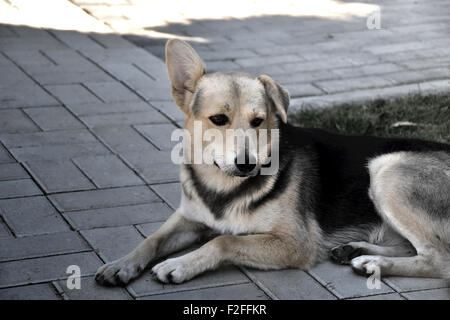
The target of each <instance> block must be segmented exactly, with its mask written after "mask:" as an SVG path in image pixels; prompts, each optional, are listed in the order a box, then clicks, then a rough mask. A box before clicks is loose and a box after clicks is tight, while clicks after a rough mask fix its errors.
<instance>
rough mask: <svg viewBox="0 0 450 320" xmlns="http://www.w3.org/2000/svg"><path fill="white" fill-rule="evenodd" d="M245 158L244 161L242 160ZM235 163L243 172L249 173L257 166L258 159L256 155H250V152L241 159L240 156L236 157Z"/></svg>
mask: <svg viewBox="0 0 450 320" xmlns="http://www.w3.org/2000/svg"><path fill="white" fill-rule="evenodd" d="M242 160H244V161H242ZM234 164H235V165H236V168H238V170H239V171H240V172H242V173H249V172H251V171H252V170H253V169H255V167H256V159H255V157H254V156H252V155H249V154H248V153H245V157H244V159H241V158H240V157H236V159H234Z"/></svg>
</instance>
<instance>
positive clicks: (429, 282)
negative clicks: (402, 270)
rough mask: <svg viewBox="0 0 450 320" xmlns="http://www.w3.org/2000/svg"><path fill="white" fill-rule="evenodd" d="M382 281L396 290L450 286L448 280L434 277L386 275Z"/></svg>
mask: <svg viewBox="0 0 450 320" xmlns="http://www.w3.org/2000/svg"><path fill="white" fill-rule="evenodd" d="M384 281H385V282H386V283H387V284H388V285H389V286H390V287H392V288H394V289H395V290H396V291H398V292H405V291H417V290H427V289H438V288H445V287H449V288H450V282H448V281H445V280H443V279H436V278H410V277H386V278H385V279H384Z"/></svg>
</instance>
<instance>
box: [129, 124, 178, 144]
mask: <svg viewBox="0 0 450 320" xmlns="http://www.w3.org/2000/svg"><path fill="white" fill-rule="evenodd" d="M135 128H136V130H137V131H139V132H140V133H141V134H142V135H143V136H145V137H147V139H149V140H150V142H151V143H153V144H154V145H155V146H156V147H157V148H158V149H159V150H172V149H173V147H174V146H175V145H176V144H177V143H178V141H171V136H172V132H173V131H174V130H175V129H178V128H177V127H175V126H174V125H173V124H149V125H137V126H135Z"/></svg>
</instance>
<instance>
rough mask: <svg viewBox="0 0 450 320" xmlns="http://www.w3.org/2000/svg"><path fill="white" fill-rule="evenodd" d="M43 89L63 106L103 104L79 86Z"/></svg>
mask: <svg viewBox="0 0 450 320" xmlns="http://www.w3.org/2000/svg"><path fill="white" fill-rule="evenodd" d="M45 88H46V89H47V90H49V91H50V92H51V93H52V94H53V95H54V96H55V97H56V98H58V99H59V100H60V101H61V102H62V103H64V104H71V103H72V104H80V103H96V102H103V101H101V100H100V99H99V98H98V97H96V96H95V95H94V94H93V93H92V92H90V91H89V90H88V89H86V88H85V87H84V86H82V85H81V84H66V85H47V86H46V87H45Z"/></svg>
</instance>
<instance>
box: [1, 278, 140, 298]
mask: <svg viewBox="0 0 450 320" xmlns="http://www.w3.org/2000/svg"><path fill="white" fill-rule="evenodd" d="M54 283H55V286H56V287H57V289H58V290H59V291H60V294H61V296H62V297H63V298H64V299H66V300H130V299H131V296H130V294H129V293H128V292H127V291H126V290H125V289H123V288H121V287H103V286H100V285H99V284H97V283H96V282H95V280H94V277H82V278H81V280H80V286H81V288H80V289H69V288H68V287H67V281H64V280H61V281H58V282H54ZM0 295H1V293H0Z"/></svg>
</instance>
